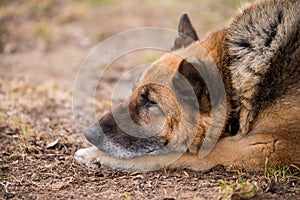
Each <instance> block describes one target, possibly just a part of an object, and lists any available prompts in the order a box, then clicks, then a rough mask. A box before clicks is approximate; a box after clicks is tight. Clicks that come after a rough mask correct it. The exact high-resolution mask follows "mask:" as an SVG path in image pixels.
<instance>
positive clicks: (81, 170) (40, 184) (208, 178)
mask: <svg viewBox="0 0 300 200" xmlns="http://www.w3.org/2000/svg"><path fill="white" fill-rule="evenodd" d="M239 5H240V2H239V1H238V0H228V1H226V0H220V1H217V0H213V1H209V0H204V1H196V0H193V1H189V2H187V1H180V0H176V1H168V0H164V1H160V3H158V2H154V1H150V0H143V1H138V0H132V1H130V0H124V1H116V0H87V1H81V0H66V1H62V0H45V1H38V0H30V1H23V0H22V1H19V0H18V1H17V0H1V1H0V199H126V200H129V199H166V200H167V199H300V170H299V169H296V168H295V167H290V168H274V169H272V170H268V171H263V172H261V173H250V172H245V171H243V170H241V169H237V168H234V167H232V168H226V169H225V168H223V167H221V166H219V167H216V168H215V169H213V170H212V171H210V172H208V173H205V174H202V173H196V172H192V171H189V170H166V169H161V170H159V171H155V172H142V173H141V172H131V173H129V172H121V171H118V170H113V169H109V168H107V167H105V166H101V167H100V168H97V169H91V168H88V167H87V166H85V165H83V164H80V163H78V162H76V160H75V159H74V157H73V155H74V152H75V151H76V150H78V149H80V148H83V147H87V146H89V144H88V143H87V141H86V140H85V138H84V136H83V131H84V129H85V128H86V127H85V126H82V125H80V124H78V123H77V122H76V120H74V119H73V112H72V91H73V85H74V81H75V77H76V74H77V71H78V69H79V67H80V65H81V63H82V62H83V60H84V58H85V57H86V56H87V55H88V53H89V52H90V50H91V49H92V48H93V47H94V46H95V45H97V44H98V43H99V42H101V41H103V40H104V39H105V38H107V37H109V36H111V35H113V34H115V33H119V32H121V31H124V30H128V29H131V28H138V27H149V26H155V27H163V28H170V29H176V27H177V21H178V18H179V16H180V14H182V13H183V12H187V13H189V14H190V15H191V17H192V21H193V23H194V25H195V28H196V29H197V31H198V33H199V35H200V37H201V36H203V35H204V34H205V32H207V31H208V30H210V29H213V28H218V27H222V26H223V25H225V24H226V22H228V20H229V19H230V17H231V16H233V15H234V12H235V9H236V7H237V6H239ZM143 59H145V60H146V62H149V61H150V60H151V59H152V57H149V56H148V57H145V58H143ZM133 63H134V62H133V61H131V60H130V59H129V61H128V60H127V61H126V62H122V66H121V68H118V69H116V70H111V71H110V72H109V73H108V74H107V75H106V76H105V77H104V82H105V83H104V84H105V85H104V86H105V88H104V89H102V90H101V88H100V89H99V90H100V91H99V95H98V96H99V98H98V104H97V105H98V107H97V111H98V113H99V115H102V114H104V113H105V111H107V110H108V109H109V105H110V104H109V95H108V91H110V90H111V89H112V87H113V84H114V82H115V81H116V80H117V79H118V77H119V76H120V75H121V74H122V73H123V72H125V71H126V69H127V68H128V66H129V65H130V64H133ZM120 69H121V70H120ZM86 105H88V102H87V104H86ZM82 116H83V117H84V112H83V114H82Z"/></svg>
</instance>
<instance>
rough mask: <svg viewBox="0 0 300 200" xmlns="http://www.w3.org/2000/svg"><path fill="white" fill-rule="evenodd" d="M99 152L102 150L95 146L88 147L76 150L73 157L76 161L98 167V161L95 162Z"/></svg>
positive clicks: (99, 154)
mask: <svg viewBox="0 0 300 200" xmlns="http://www.w3.org/2000/svg"><path fill="white" fill-rule="evenodd" d="M101 153H102V152H100V151H99V150H98V149H97V148H96V147H89V148H85V149H79V150H77V151H76V152H75V154H74V158H75V160H76V161H77V162H79V163H83V164H85V165H87V166H88V167H90V168H93V169H95V168H99V162H97V159H98V158H99V157H100V156H101Z"/></svg>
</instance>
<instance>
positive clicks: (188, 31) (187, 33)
mask: <svg viewBox="0 0 300 200" xmlns="http://www.w3.org/2000/svg"><path fill="white" fill-rule="evenodd" d="M178 34H179V35H178V37H176V39H175V41H174V45H173V47H172V50H176V49H180V48H182V47H187V46H189V45H190V44H191V43H193V42H194V41H196V40H198V36H197V33H196V31H195V29H194V27H193V25H192V23H191V20H190V18H189V16H188V15H187V14H185V13H184V14H183V15H181V17H180V21H179V25H178Z"/></svg>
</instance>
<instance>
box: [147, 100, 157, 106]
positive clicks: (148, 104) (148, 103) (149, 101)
mask: <svg viewBox="0 0 300 200" xmlns="http://www.w3.org/2000/svg"><path fill="white" fill-rule="evenodd" d="M145 106H146V107H147V108H150V107H154V106H157V103H156V102H154V101H151V100H150V99H147V101H146V102H145Z"/></svg>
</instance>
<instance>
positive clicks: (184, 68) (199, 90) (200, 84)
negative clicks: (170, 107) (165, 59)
mask: <svg viewBox="0 0 300 200" xmlns="http://www.w3.org/2000/svg"><path fill="white" fill-rule="evenodd" d="M208 73H209V72H207V69H206V66H205V63H203V62H201V61H199V60H197V59H183V60H182V61H181V62H180V64H179V66H178V68H177V73H176V75H175V76H174V78H173V85H174V87H175V89H176V91H178V92H179V93H178V95H181V97H182V98H183V99H188V98H189V97H190V95H191V94H190V92H188V91H189V90H188V89H187V88H185V86H187V85H186V83H184V80H182V79H185V80H187V81H188V82H189V84H190V86H191V87H192V88H193V90H194V93H195V95H196V96H197V99H198V102H199V108H200V110H201V111H204V112H208V111H209V110H210V109H211V102H210V95H209V91H208V88H207V86H206V83H205V81H204V79H203V78H202V76H208V75H209V74H208Z"/></svg>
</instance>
